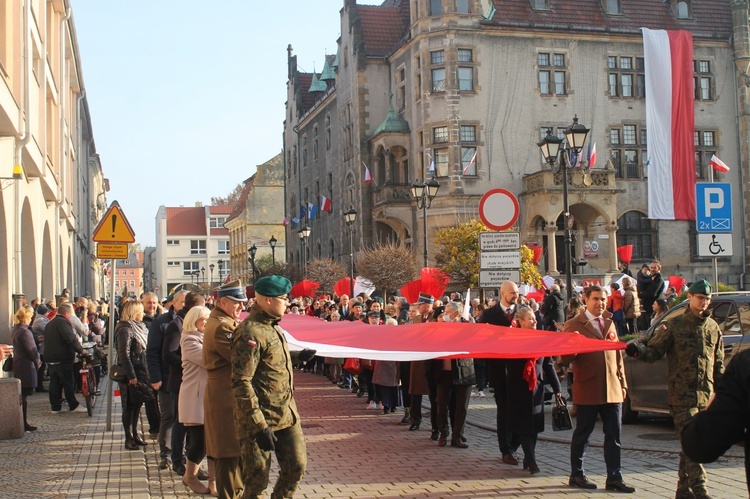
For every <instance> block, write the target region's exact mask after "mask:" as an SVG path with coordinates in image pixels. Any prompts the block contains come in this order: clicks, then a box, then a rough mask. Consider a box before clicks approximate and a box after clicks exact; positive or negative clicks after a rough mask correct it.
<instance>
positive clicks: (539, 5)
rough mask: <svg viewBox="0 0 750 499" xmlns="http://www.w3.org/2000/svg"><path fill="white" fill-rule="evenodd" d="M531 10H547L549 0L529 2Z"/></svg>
mask: <svg viewBox="0 0 750 499" xmlns="http://www.w3.org/2000/svg"><path fill="white" fill-rule="evenodd" d="M531 8H532V9H534V10H549V0H531Z"/></svg>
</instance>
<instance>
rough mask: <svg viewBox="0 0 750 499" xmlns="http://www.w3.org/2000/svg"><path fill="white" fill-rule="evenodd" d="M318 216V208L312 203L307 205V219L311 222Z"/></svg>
mask: <svg viewBox="0 0 750 499" xmlns="http://www.w3.org/2000/svg"><path fill="white" fill-rule="evenodd" d="M317 215H318V206H317V205H314V204H312V203H307V218H309V219H310V221H311V222H312V221H313V220H315V217H316V216H317Z"/></svg>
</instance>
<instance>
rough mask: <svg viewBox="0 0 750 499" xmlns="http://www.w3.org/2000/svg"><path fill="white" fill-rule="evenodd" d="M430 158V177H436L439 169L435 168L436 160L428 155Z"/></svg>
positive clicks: (428, 171)
mask: <svg viewBox="0 0 750 499" xmlns="http://www.w3.org/2000/svg"><path fill="white" fill-rule="evenodd" d="M427 156H428V157H429V158H430V169H429V170H427V173H428V174H429V175H435V173H436V172H437V168H436V167H435V159H434V158H433V157H432V156H431V155H429V154H428V155H427Z"/></svg>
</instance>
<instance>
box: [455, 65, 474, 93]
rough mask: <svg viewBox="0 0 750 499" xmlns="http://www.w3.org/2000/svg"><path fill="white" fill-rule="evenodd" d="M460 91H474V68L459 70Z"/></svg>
mask: <svg viewBox="0 0 750 499" xmlns="http://www.w3.org/2000/svg"><path fill="white" fill-rule="evenodd" d="M458 89H459V90H460V91H462V92H471V91H473V90H474V68H458Z"/></svg>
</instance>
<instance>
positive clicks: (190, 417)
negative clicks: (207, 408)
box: [178, 331, 206, 425]
mask: <svg viewBox="0 0 750 499" xmlns="http://www.w3.org/2000/svg"><path fill="white" fill-rule="evenodd" d="M180 349H181V351H182V385H180V398H179V409H178V410H179V418H180V423H182V424H184V425H202V424H203V395H204V394H205V393H206V369H205V368H204V367H203V333H202V332H200V331H183V332H182V337H181V338H180Z"/></svg>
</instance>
